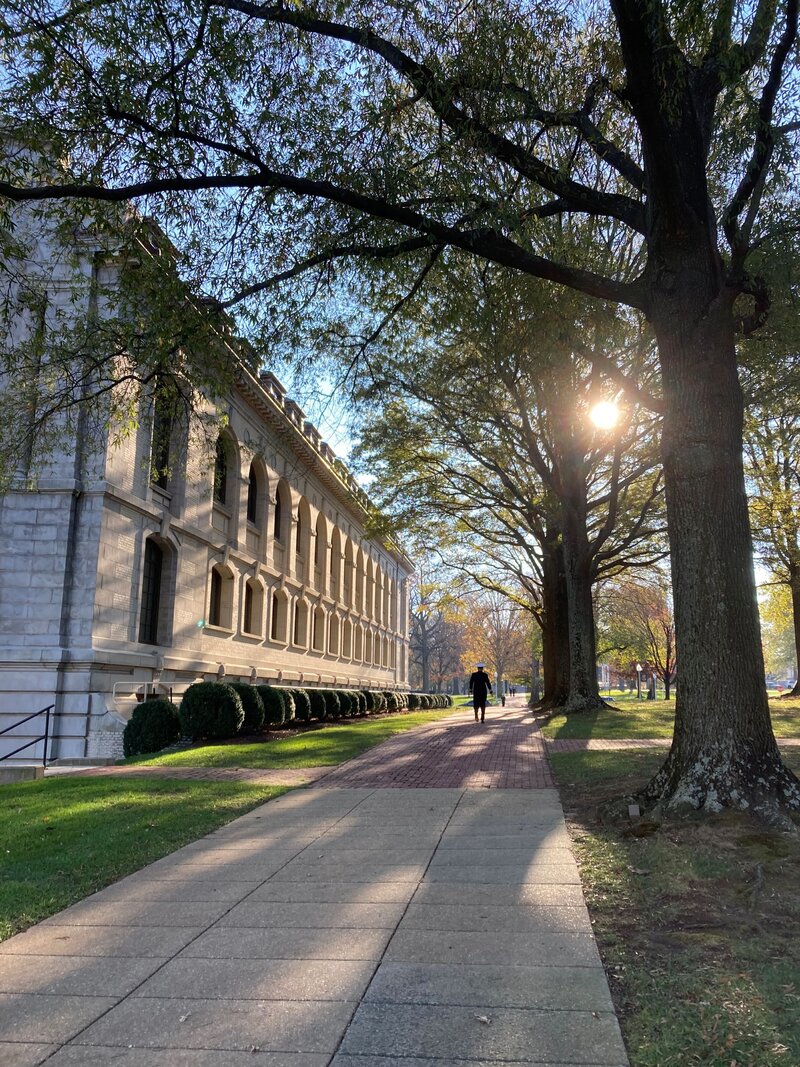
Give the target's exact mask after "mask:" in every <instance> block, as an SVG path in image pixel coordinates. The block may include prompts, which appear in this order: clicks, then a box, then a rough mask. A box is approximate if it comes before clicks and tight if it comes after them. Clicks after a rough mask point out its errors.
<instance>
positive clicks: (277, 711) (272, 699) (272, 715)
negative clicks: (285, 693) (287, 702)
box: [257, 685, 285, 726]
mask: <svg viewBox="0 0 800 1067" xmlns="http://www.w3.org/2000/svg"><path fill="white" fill-rule="evenodd" d="M257 688H258V695H259V696H260V697H261V703H262V704H263V705H264V719H265V721H266V722H267V723H268V724H269V725H270V726H280V725H281V723H282V722H283V717H284V714H285V708H284V703H283V697H282V696H281V691H280V689H276V688H275V687H274V686H272V685H259V686H258V687H257Z"/></svg>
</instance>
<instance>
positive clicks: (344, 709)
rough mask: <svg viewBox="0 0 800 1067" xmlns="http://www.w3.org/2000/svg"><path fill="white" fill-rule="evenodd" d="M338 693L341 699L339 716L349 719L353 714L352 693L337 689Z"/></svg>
mask: <svg viewBox="0 0 800 1067" xmlns="http://www.w3.org/2000/svg"><path fill="white" fill-rule="evenodd" d="M336 693H337V696H338V697H339V714H340V715H341V716H342V718H343V719H346V718H349V717H350V716H351V715H352V714H353V699H352V697H351V695H350V692H349V691H348V690H347V689H337V690H336Z"/></svg>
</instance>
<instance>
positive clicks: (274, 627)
mask: <svg viewBox="0 0 800 1067" xmlns="http://www.w3.org/2000/svg"><path fill="white" fill-rule="evenodd" d="M288 618H289V598H288V597H287V595H286V593H285V592H284V590H282V589H276V590H274V592H273V594H272V596H271V598H270V623H269V636H270V640H271V641H277V642H279V643H281V644H286V643H287V622H288Z"/></svg>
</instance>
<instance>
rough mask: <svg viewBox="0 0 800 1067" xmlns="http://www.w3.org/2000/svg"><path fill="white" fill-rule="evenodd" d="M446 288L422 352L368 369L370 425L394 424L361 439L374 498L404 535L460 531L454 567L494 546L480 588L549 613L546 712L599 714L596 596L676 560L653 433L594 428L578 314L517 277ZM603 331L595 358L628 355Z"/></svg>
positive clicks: (540, 617) (390, 351)
mask: <svg viewBox="0 0 800 1067" xmlns="http://www.w3.org/2000/svg"><path fill="white" fill-rule="evenodd" d="M437 281H438V284H437V286H436V289H435V290H434V291H433V292H432V293H431V294H429V295H428V296H427V298H426V300H425V307H424V309H418V310H415V311H414V312H413V316H412V317H413V322H414V325H415V327H416V332H415V333H414V335H413V336H412V338H411V339H409V338H408V337H403V336H401V337H400V338H397V339H395V338H392V339H391V340H390V341H389V343H388V344H387V345H386V346H385V350H383V349H382V350H380V351H377V352H373V353H372V354H371V357H370V360H369V380H368V382H367V384H366V385H365V386H364V389H363V392H364V397H365V400H366V405H367V410H368V411H372V410H374V408H375V407H376V406H377V402H381V404H382V406H383V410H384V414H383V415H382V416H379V417H373V418H370V419H367V420H365V423H366V428H365V429H364V430H363V431H362V446H361V451H362V455H363V457H364V466H365V469H366V470H368V471H369V472H370V474H371V476H372V477H373V479H374V481H373V486H372V488H373V492H375V493H377V494H378V497H379V499H380V501H381V510H382V511H384V512H385V511H394V512H395V514H398V512H399V514H400V516H401V521H402V522H404V523H405V524H406V525H407V524H408V523H409V522H414V521H415V520H417V519H419V518H420V517H423V521H427V516H428V515H429V513H430V511H438V512H439V513H443V514H445V515H448V516H450V517H451V519H452V521H453V524H454V525H455V530H454V531H453V533H452V534H451V543H450V550H451V552H452V547H453V545H454V544H459V543H460V544H461V545H463V544H464V536H463V535H466V538H467V556H468V558H469V559H471V560H472V561H473V562H474V561H475V560H476V559H478V558H479V556H480V553H481V551H483V550H484V549H485V548H486V546H488V547H489V559H484V560H483V563H482V565H477V566H474V567H473V569H472V570H471V574H472V576H473V578H474V579H475V580H476V581H478V582H479V583H480V584H481V585H483V586H484V587H487V588H494V589H496V590H497V591H499V592H505V593H506V594H507V595H510V596H511V598H512V599H516V600H517V601H518V602H520V603H522V604H523V605H524V606H526V607H527V608H529V609H530V610H531V611H533V613H534V614H535V616H536V618H537V621H538V622H539V624H540V626H541V627H542V630H543V640H544V664H545V698H544V706H547V707H559V708H563V709H564V710H565V711H566V712H568V713H572V712H582V711H588V710H593V709H596V708H597V707H599V706H602V704H603V701H602V699H601V697H600V694H599V691H598V688H597V674H596V650H595V632H594V618H593V611H592V586H593V585H594V583H595V582H596V581H597V580H598V579H599V578H600V577H601V576H603V575H605V574H609V573H614V572H617V571H619V570H621V569H623V568H625V567H629V566H641V565H642V564H643V563H648V562H651V561H652V560H653V559H655V558H658V556H659V554H660V552H661V551H663V550H662V548H661V544H660V539H659V534H660V531H661V529H662V527H661V521H662V516H661V507H662V496H661V476H660V472H659V471H658V469H657V455H656V448H655V438H654V433H653V420H652V418H651V417H647V415H645V417H642V415H641V414H640V413H639V412H637V411H636V409H635V406H634V405H624V404H622V405H621V409H620V411H619V422H618V424H617V425H615V426H614V428H613V430H611V429H607V430H598V429H597V428H596V427H595V426H594V425H593V424H592V422H591V419H590V412H591V410H592V406H593V404H594V403H595V402H596V401H597V400H598V399H599V398H600V397H601V396H602V395H603V393H602V392H601V386H600V383H598V381H597V376H596V375H595V374H594V373H593V372H592V369H591V364H590V362H589V361H588V358H587V357H586V355H585V354H584V355H577V354H576V353H575V352H574V351H571V348H572V346H573V345H574V346H576V347H579V348H580V349H581V351H582V352H583V353H585V352H586V350H587V349H588V348H589V343H588V341H587V340H586V339H585V333H586V330H587V323H585V322H579V321H572V322H570V321H569V316H570V314H576V311H575V309H574V308H571V307H570V306H569V301H561V302H560V303H559V304H558V305H555V303H554V302H553V301H552V294H551V293H550V292H548V291H547V290H545V289H543V288H542V287H541V286H538V288H537V287H536V286H535V285H534V284H532V283H525V282H524V281H523V282H520V281H519V280H517V279H514V278H513V277H509V276H508V275H507V273H506V272H503V271H492V270H487V269H484V270H482V271H480V272H478V271H476V270H472V269H469V268H468V269H466V270H462V271H460V272H455V271H453V270H448V271H446V272H443V273H442V277H441V278H439V279H437ZM601 322H602V325H603V327H604V330H603V334H602V337H601V339H597V338H595V341H594V343H595V344H598V345H599V344H601V343H605V344H610V343H613V341H616V342H617V343H618V344H619V343H621V338H622V331H621V329H620V328H617V324H616V323H615V321H614V320H613V319H609V318H608V317H606V318H605V319H601V317H600V316H599V315H595V316H594V321H593V322H592V323H591V324H590V325H591V327H592V328H593V332H594V333H595V334H598V333H599V330H600V323H601ZM420 335H421V336H420ZM400 398H402V399H400ZM409 423H413V424H414V425H415V427H416V428H417V429H416V432H415V433H414V434H412V435H411V436H409V433H408V426H409ZM421 504H424V505H426V506H425V507H422V508H421V507H420V505H421ZM459 531H460V533H461V534H462V537H461V538H459V537H458V532H459ZM493 568H495V569H494V571H493ZM504 574H506V575H509V576H510V578H511V580H512V585H513V586H514V587H515V588H514V589H511V590H509V589H508V588H507V587H506V586H504V584H503V579H502V575H504ZM523 588H524V590H525V595H524V597H522V599H520V597H519V594H518V590H520V589H523Z"/></svg>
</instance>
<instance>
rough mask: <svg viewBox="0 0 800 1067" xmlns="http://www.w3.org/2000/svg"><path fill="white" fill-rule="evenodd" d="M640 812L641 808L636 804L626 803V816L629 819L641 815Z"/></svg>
mask: <svg viewBox="0 0 800 1067" xmlns="http://www.w3.org/2000/svg"><path fill="white" fill-rule="evenodd" d="M641 814H642V811H641V808H640V807H639V805H638V804H629V805H628V818H629V819H638V818H639V817H640V816H641Z"/></svg>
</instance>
